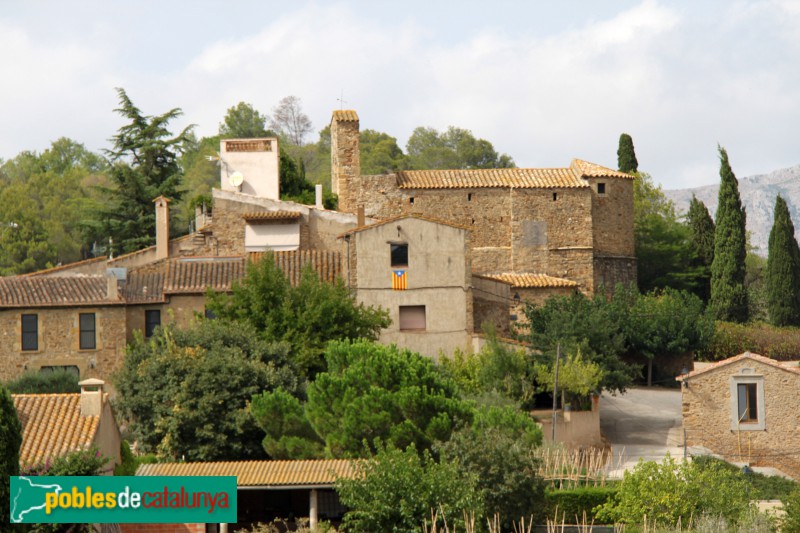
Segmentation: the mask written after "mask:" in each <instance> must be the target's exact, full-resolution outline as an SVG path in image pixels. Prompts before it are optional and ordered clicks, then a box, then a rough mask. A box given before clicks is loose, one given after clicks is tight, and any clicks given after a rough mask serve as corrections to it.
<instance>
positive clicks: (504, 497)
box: [437, 428, 544, 531]
mask: <svg viewBox="0 0 800 533" xmlns="http://www.w3.org/2000/svg"><path fill="white" fill-rule="evenodd" d="M539 434H540V437H541V431H540V432H539ZM437 449H438V451H439V452H440V455H441V461H442V462H449V463H454V464H456V465H458V466H459V467H460V469H461V471H463V472H470V473H472V474H475V475H476V477H477V483H476V488H477V490H478V494H479V496H480V498H481V500H482V502H483V510H484V513H483V514H484V516H494V515H495V513H497V514H498V515H499V516H500V520H501V525H502V527H503V529H504V530H505V531H512V522H513V521H518V520H519V519H520V517H525V519H526V520H527V519H528V518H531V517H533V520H535V522H534V523H541V521H542V520H543V519H544V516H543V515H544V513H543V508H544V506H543V501H544V482H543V480H542V478H541V477H539V476H538V475H537V472H538V467H539V462H538V460H537V459H536V458H535V457H534V455H533V448H532V447H531V446H530V445H529V444H527V443H525V442H523V441H522V440H519V439H518V438H516V436H514V435H513V434H511V433H509V432H508V431H504V430H502V429H499V428H490V429H486V430H476V429H474V428H465V429H462V430H460V431H457V432H455V433H454V434H453V436H452V437H451V438H450V440H448V441H446V442H444V443H442V444H441V445H440V446H438V447H437Z"/></svg>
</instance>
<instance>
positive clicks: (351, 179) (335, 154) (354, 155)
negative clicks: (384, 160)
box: [331, 109, 361, 213]
mask: <svg viewBox="0 0 800 533" xmlns="http://www.w3.org/2000/svg"><path fill="white" fill-rule="evenodd" d="M360 157H361V156H360V153H359V121H358V115H357V114H356V112H355V111H353V110H344V109H342V110H338V111H334V112H333V117H332V118H331V190H332V191H333V192H334V193H335V194H338V195H339V211H344V212H345V213H353V212H354V211H355V209H356V205H355V199H356V195H357V194H358V187H359V183H358V180H359V178H360V176H361V159H360Z"/></svg>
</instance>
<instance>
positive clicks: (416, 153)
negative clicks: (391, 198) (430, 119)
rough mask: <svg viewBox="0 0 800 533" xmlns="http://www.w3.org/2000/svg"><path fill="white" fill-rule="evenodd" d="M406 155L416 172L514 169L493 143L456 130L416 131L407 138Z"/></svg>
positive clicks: (506, 156)
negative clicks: (430, 170) (461, 169)
mask: <svg viewBox="0 0 800 533" xmlns="http://www.w3.org/2000/svg"><path fill="white" fill-rule="evenodd" d="M406 151H407V153H408V161H409V163H410V167H411V168H412V169H415V170H427V169H449V168H452V169H455V168H512V167H514V160H513V159H511V157H510V156H508V155H507V154H502V155H501V154H498V153H497V151H496V150H495V149H494V147H493V146H492V143H490V142H489V141H487V140H485V139H478V138H476V137H475V136H474V135H473V134H472V132H471V131H469V130H466V129H463V128H457V127H455V126H450V127H448V128H447V130H446V131H443V132H439V131H436V130H435V129H433V128H424V127H419V128H416V129H415V130H414V132H413V133H412V134H411V136H410V137H409V138H408V143H407V144H406Z"/></svg>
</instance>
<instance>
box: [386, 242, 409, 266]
mask: <svg viewBox="0 0 800 533" xmlns="http://www.w3.org/2000/svg"><path fill="white" fill-rule="evenodd" d="M390 248H391V255H392V266H393V267H398V266H408V245H407V244H391V245H390Z"/></svg>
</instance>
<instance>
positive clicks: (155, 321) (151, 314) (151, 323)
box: [144, 309, 161, 338]
mask: <svg viewBox="0 0 800 533" xmlns="http://www.w3.org/2000/svg"><path fill="white" fill-rule="evenodd" d="M160 325H161V311H160V310H158V309H149V310H146V311H145V312H144V336H145V337H147V338H150V337H152V336H153V333H154V332H155V330H156V328H157V327H158V326H160Z"/></svg>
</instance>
